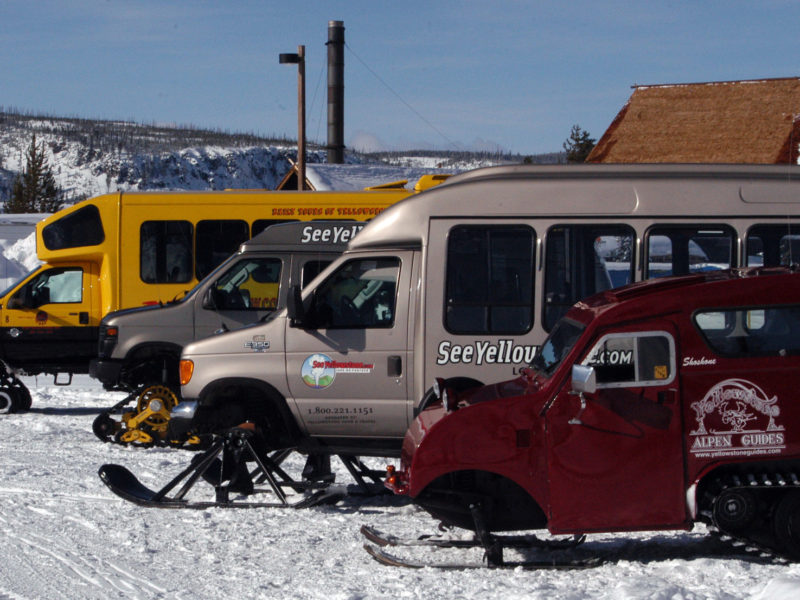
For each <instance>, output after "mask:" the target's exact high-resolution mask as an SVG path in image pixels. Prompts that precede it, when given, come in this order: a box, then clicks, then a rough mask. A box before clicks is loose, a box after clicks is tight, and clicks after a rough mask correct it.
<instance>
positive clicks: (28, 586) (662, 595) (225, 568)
mask: <svg viewBox="0 0 800 600" xmlns="http://www.w3.org/2000/svg"><path fill="white" fill-rule="evenodd" d="M25 382H26V384H28V385H29V386H30V387H31V391H32V395H33V410H32V411H31V412H30V413H26V414H21V415H5V416H2V417H0V600H5V599H7V598H8V599H14V600H16V599H33V598H37V599H38V598H68V599H70V600H71V599H75V598H78V599H84V598H85V599H90V600H94V599H103V600H105V599H107V598H164V599H167V598H169V599H173V598H175V599H179V600H181V599H185V600H189V599H190V598H276V599H278V598H280V599H284V598H325V599H326V600H328V599H329V600H363V599H371V598H393V599H407V598H411V599H415V598H419V599H423V598H424V599H429V598H464V599H467V600H473V599H475V600H477V599H481V600H483V599H486V598H537V599H538V598H541V599H548V600H550V599H579V598H608V599H612V598H613V599H615V600H616V599H618V598H622V599H634V600H639V599H645V598H648V599H650V598H655V599H667V598H684V599H692V600H696V599H720V600H721V599H726V600H730V599H736V598H755V599H759V600H761V599H763V600H767V599H768V600H784V599H787V600H788V599H789V598H792V599H794V598H797V597H800V565H788V566H786V565H769V564H758V563H754V562H750V561H748V560H745V559H740V558H731V557H730V556H727V555H726V552H727V550H726V549H725V548H724V547H722V548H720V546H719V545H718V544H717V543H716V542H714V541H713V540H712V539H711V538H709V537H708V536H706V535H704V531H697V532H693V533H685V532H676V533H640V534H632V535H596V536H589V537H588V539H587V541H586V543H585V544H584V545H583V546H582V547H581V550H580V551H581V552H584V553H592V552H593V551H595V550H598V551H600V550H601V551H603V552H604V554H605V553H610V554H612V555H613V556H614V557H615V559H614V562H611V563H608V564H604V565H602V566H600V567H597V568H595V569H589V570H582V571H580V572H579V574H576V573H575V572H570V571H566V572H529V571H522V570H512V571H487V570H480V569H478V570H471V571H447V572H442V571H436V570H433V569H429V568H425V569H419V570H414V571H411V570H408V569H394V568H391V567H385V566H382V565H380V564H378V563H377V562H375V561H374V560H373V559H372V558H370V556H369V555H368V554H367V553H366V552H364V550H363V549H362V544H363V536H362V535H361V534H360V532H359V529H360V527H361V525H371V526H373V527H375V528H377V529H380V530H383V531H389V532H391V533H393V534H395V535H399V536H416V535H419V534H424V533H428V534H430V533H436V522H435V521H433V520H432V519H431V518H430V517H429V516H428V515H427V514H425V513H423V512H420V511H418V510H416V509H415V508H414V507H413V506H410V505H405V504H403V502H402V501H401V500H400V499H396V498H393V497H380V498H374V499H369V500H364V499H348V500H345V501H343V502H341V503H340V504H338V505H336V506H333V507H318V508H312V509H304V510H285V509H264V510H262V509H248V510H227V509H210V510H201V511H164V510H158V509H147V508H142V507H139V506H136V505H134V504H132V503H130V502H125V501H124V500H122V499H120V498H117V497H116V496H114V495H113V494H112V493H111V492H110V491H109V490H108V489H106V486H105V485H104V484H103V482H102V481H101V480H100V478H99V477H98V476H97V469H98V467H99V466H100V465H102V464H104V463H117V464H121V465H124V466H126V467H127V468H129V469H130V470H131V471H132V472H134V473H135V474H136V476H137V477H139V478H140V479H141V480H142V482H143V483H145V484H147V485H149V486H151V487H154V488H157V487H159V486H160V485H163V484H164V483H165V482H166V481H168V480H169V479H170V478H171V477H172V476H174V475H175V474H177V473H178V472H179V471H180V470H181V469H182V468H183V467H184V466H185V465H186V464H187V463H188V461H189V460H190V459H191V456H192V455H193V453H192V452H188V451H180V450H171V449H162V448H153V449H147V450H144V449H136V448H124V447H120V446H115V445H112V444H103V443H101V442H100V441H99V440H97V438H95V436H94V434H93V433H92V431H91V424H92V421H93V419H94V417H95V416H96V415H97V414H98V413H99V411H100V410H101V409H103V408H106V407H107V406H109V405H110V404H112V403H113V402H114V401H115V399H117V398H118V397H119V396H118V395H117V396H113V397H112V396H110V395H108V394H104V393H103V391H102V390H101V388H100V387H99V386H95V385H92V384H91V383H90V382H89V380H88V379H78V378H76V383H75V384H74V385H73V386H72V387H67V388H61V387H54V386H51V385H49V379H45V378H39V380H38V386H37V385H36V381H35V380H33V379H30V378H26V379H25ZM290 461H294V463H293V464H294V468H300V467H301V466H302V461H301V460H300V459H299V458H297V459H294V458H292V459H290ZM334 464H335V465H337V463H336V462H334ZM371 464H373V463H371ZM374 464H375V466H380V465H382V464H384V461H382V460H377V461H374ZM345 475H346V474H345V472H344V471H343V469H342V471H341V472H337V479H339V481H347V480H346V477H345ZM198 487H200V486H198ZM209 493H210V490H209ZM428 551H429V552H430V550H429V549H428ZM444 552H447V554H444ZM450 552H451V551H450V550H446V551H434V553H433V556H434V557H436V558H439V559H441V560H445V559H448V560H450V559H456V560H470V561H475V560H477V561H480V558H481V551H480V550H474V549H473V550H456V552H458V553H460V554H456V555H452V554H450ZM422 556H423V557H424V556H430V554H427V555H426V554H423V555H422ZM510 557H513V556H510Z"/></svg>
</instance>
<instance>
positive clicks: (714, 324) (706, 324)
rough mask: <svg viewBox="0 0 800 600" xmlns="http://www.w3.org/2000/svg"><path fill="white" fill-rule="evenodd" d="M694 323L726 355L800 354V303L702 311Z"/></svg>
mask: <svg viewBox="0 0 800 600" xmlns="http://www.w3.org/2000/svg"><path fill="white" fill-rule="evenodd" d="M694 323H695V326H696V327H697V328H698V329H699V330H700V333H701V334H702V335H703V337H704V338H705V340H706V342H707V343H708V345H709V346H710V347H711V349H712V350H713V351H714V352H716V353H717V354H721V355H723V356H770V355H778V356H784V355H786V354H800V305H792V306H770V307H755V308H733V309H728V310H713V311H698V312H697V313H696V314H695V315H694Z"/></svg>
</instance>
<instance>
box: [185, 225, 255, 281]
mask: <svg viewBox="0 0 800 600" xmlns="http://www.w3.org/2000/svg"><path fill="white" fill-rule="evenodd" d="M248 238H249V226H248V225H247V221H239V220H233V219H229V220H206V221H199V222H198V223H197V239H196V240H195V271H196V275H197V279H198V280H200V279H203V277H205V276H206V275H208V274H209V273H211V271H213V270H214V268H215V267H217V266H218V265H220V264H221V263H222V261H224V260H225V259H226V258H228V257H229V256H230V255H231V254H233V253H234V252H236V250H237V248H239V245H240V244H241V243H242V242H246V241H247V239H248Z"/></svg>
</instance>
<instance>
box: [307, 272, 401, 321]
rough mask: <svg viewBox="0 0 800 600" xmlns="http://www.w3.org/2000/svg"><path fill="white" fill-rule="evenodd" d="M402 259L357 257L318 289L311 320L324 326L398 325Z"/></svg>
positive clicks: (311, 310)
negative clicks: (396, 308)
mask: <svg viewBox="0 0 800 600" xmlns="http://www.w3.org/2000/svg"><path fill="white" fill-rule="evenodd" d="M399 275H400V259H398V258H395V257H386V258H365V259H354V260H350V261H348V262H346V263H345V264H343V265H342V266H341V267H340V268H339V269H338V270H337V271H336V272H334V273H333V274H332V275H331V276H330V277H328V278H327V279H326V280H325V281H324V282H323V283H322V284H321V285H320V286H319V287H318V288H317V290H316V292H315V293H314V304H313V306H312V307H311V309H310V314H311V320H312V321H313V322H314V324H315V325H316V326H317V327H320V328H323V329H371V328H389V327H392V326H393V325H394V315H395V305H396V302H397V298H396V296H397V279H398V277H399Z"/></svg>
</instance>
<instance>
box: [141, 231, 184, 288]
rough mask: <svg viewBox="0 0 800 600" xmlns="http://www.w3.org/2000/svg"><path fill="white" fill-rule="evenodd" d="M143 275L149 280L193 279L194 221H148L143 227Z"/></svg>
mask: <svg viewBox="0 0 800 600" xmlns="http://www.w3.org/2000/svg"><path fill="white" fill-rule="evenodd" d="M139 275H140V277H141V278H142V281H144V282H145V283H186V282H189V281H191V280H192V224H191V223H190V222H189V221H145V222H144V223H142V226H141V228H140V230H139Z"/></svg>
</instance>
